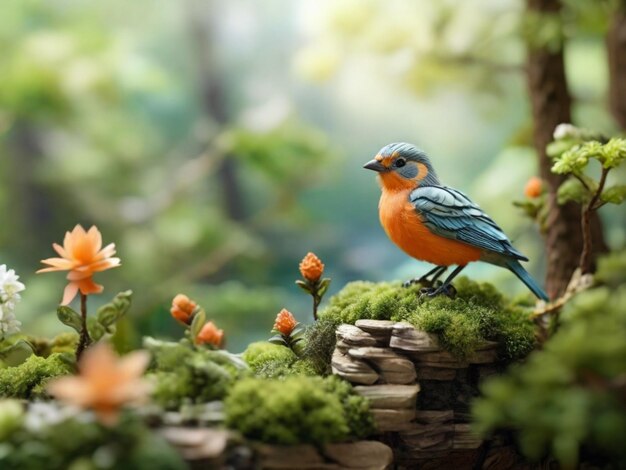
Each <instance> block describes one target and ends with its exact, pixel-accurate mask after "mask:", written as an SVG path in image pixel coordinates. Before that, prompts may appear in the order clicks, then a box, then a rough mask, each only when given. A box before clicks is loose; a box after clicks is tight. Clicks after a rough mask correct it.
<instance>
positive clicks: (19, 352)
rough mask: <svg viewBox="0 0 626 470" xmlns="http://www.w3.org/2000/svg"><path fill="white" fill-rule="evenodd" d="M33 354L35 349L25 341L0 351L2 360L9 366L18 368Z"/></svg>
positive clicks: (19, 341)
mask: <svg viewBox="0 0 626 470" xmlns="http://www.w3.org/2000/svg"><path fill="white" fill-rule="evenodd" d="M32 354H33V347H32V346H31V345H30V343H28V342H27V341H24V340H23V339H19V340H17V341H16V342H15V343H13V344H11V345H10V346H7V347H5V348H2V349H0V359H2V360H3V361H4V362H5V363H6V364H7V365H8V366H17V365H19V364H21V363H22V362H24V361H25V360H26V358H28V357H29V356H30V355H32Z"/></svg>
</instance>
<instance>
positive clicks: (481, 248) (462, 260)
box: [363, 142, 549, 302]
mask: <svg viewBox="0 0 626 470" xmlns="http://www.w3.org/2000/svg"><path fill="white" fill-rule="evenodd" d="M363 167H364V168H366V169H368V170H373V171H375V172H377V173H378V180H379V183H380V186H381V190H382V194H381V197H380V202H379V205H378V207H379V217H380V222H381V225H382V226H383V228H384V230H385V232H386V233H387V236H388V237H389V238H390V239H391V241H393V242H394V243H395V244H396V245H397V246H398V247H400V248H401V249H402V250H403V251H404V252H405V253H407V254H408V255H409V256H411V257H413V258H416V259H418V260H421V261H427V262H429V263H431V264H434V265H435V268H433V269H432V270H430V271H429V272H427V273H426V274H424V275H423V276H422V277H421V278H419V279H414V280H412V281H409V282H408V283H405V284H410V283H413V282H419V283H421V284H423V285H426V286H430V287H425V288H423V289H422V293H423V294H424V295H427V296H429V297H434V296H438V295H441V294H444V295H447V296H449V297H453V296H454V294H455V291H454V287H453V286H452V285H451V282H452V280H453V279H454V278H455V277H456V276H457V275H458V274H459V273H460V272H461V271H462V270H463V269H464V268H465V267H466V266H467V265H468V264H469V263H471V262H475V261H482V262H485V263H490V264H493V265H496V266H500V267H503V268H507V269H509V270H510V271H512V272H513V274H515V275H516V276H517V277H518V278H519V279H520V280H521V281H522V282H523V283H524V284H525V285H526V287H528V289H530V291H531V292H532V293H533V294H534V295H535V296H536V297H537V298H539V299H541V300H544V301H546V302H548V301H549V299H548V296H547V294H546V293H545V292H544V291H543V289H542V288H541V287H540V286H539V284H538V283H537V282H536V281H535V280H534V279H533V278H532V277H531V275H530V274H529V273H528V272H527V271H526V270H525V269H524V267H523V266H522V265H521V264H520V261H528V258H527V257H526V256H524V255H523V254H522V253H520V252H519V251H518V250H517V249H516V248H515V247H514V246H513V245H512V244H511V241H510V240H509V239H508V237H507V236H506V235H505V234H504V232H503V231H502V229H501V228H500V227H499V226H498V225H497V224H496V223H495V222H494V221H493V220H492V219H491V218H490V217H489V216H488V215H487V214H486V213H485V212H484V211H483V210H482V209H481V208H480V207H478V205H477V204H475V203H474V202H472V200H471V199H470V198H469V197H467V196H466V195H465V194H463V193H462V192H461V191H458V190H456V189H454V188H450V187H448V186H445V185H443V184H442V183H441V182H440V180H439V177H438V176H437V173H436V172H435V169H434V168H433V165H432V163H431V161H430V159H429V158H428V155H427V154H426V153H425V152H424V151H423V150H420V149H419V148H417V147H416V146H415V145H412V144H408V143H403V142H402V143H392V144H389V145H386V146H385V147H383V148H382V149H381V150H380V151H379V152H378V153H377V154H376V156H375V158H374V159H373V160H371V161H369V162H367V163H366V164H365V165H364V166H363ZM450 266H456V268H455V269H454V270H453V271H452V273H451V274H450V275H449V276H448V277H447V278H446V279H445V281H443V283H437V284H436V283H435V281H437V279H438V278H439V277H441V275H442V274H443V273H444V272H445V271H446V270H447V269H448V268H449V267H450ZM429 276H432V277H431V279H429V278H428V277H429Z"/></svg>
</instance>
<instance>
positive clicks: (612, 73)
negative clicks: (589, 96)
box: [606, 0, 626, 131]
mask: <svg viewBox="0 0 626 470" xmlns="http://www.w3.org/2000/svg"><path fill="white" fill-rule="evenodd" d="M606 44H607V52H608V62H609V107H610V108H611V112H612V113H613V117H614V118H615V120H616V121H617V123H618V124H619V125H620V127H621V128H622V130H624V131H626V0H618V5H617V7H616V9H615V12H614V13H613V19H612V21H611V26H610V27H609V32H608V34H607V36H606Z"/></svg>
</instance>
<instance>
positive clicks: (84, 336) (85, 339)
mask: <svg viewBox="0 0 626 470" xmlns="http://www.w3.org/2000/svg"><path fill="white" fill-rule="evenodd" d="M80 315H81V320H82V322H81V326H80V339H79V340H78V346H77V347H76V360H79V359H80V356H81V355H82V354H83V351H84V350H85V348H86V347H87V346H88V345H89V343H90V342H91V338H90V337H89V331H87V295H85V294H83V293H82V292H81V293H80Z"/></svg>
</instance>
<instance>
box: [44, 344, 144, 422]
mask: <svg viewBox="0 0 626 470" xmlns="http://www.w3.org/2000/svg"><path fill="white" fill-rule="evenodd" d="M149 359H150V355H149V354H148V352H147V351H135V352H132V353H130V354H127V355H126V356H124V357H123V358H118V357H117V356H116V354H115V353H114V352H113V350H112V349H111V346H109V344H107V343H98V344H96V345H95V346H93V347H91V348H89V349H87V350H86V351H85V353H84V354H83V356H82V357H81V359H80V361H79V363H78V369H79V372H80V373H79V375H73V376H66V377H61V378H58V379H55V380H53V381H51V382H50V383H49V384H48V387H47V388H48V391H49V392H50V394H51V395H54V396H55V397H56V398H58V399H60V400H62V401H65V402H67V403H70V404H72V405H76V406H79V407H81V408H88V409H91V410H93V411H94V412H95V413H96V415H97V416H98V419H100V421H101V422H102V423H103V424H106V425H113V424H115V423H116V422H117V419H118V416H119V411H120V408H121V407H122V406H124V405H125V404H128V403H134V402H138V401H141V400H142V399H143V398H145V396H146V395H147V394H148V391H149V384H148V382H146V381H145V380H144V379H142V378H141V375H142V374H143V372H144V370H145V369H146V367H147V366H148V361H149Z"/></svg>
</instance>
